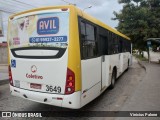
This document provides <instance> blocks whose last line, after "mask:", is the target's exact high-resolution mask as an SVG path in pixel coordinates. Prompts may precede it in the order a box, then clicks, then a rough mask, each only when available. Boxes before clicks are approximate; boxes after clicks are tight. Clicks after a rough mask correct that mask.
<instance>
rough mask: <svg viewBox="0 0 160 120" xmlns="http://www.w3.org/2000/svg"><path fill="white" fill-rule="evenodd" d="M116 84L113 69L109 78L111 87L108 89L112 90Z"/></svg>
mask: <svg viewBox="0 0 160 120" xmlns="http://www.w3.org/2000/svg"><path fill="white" fill-rule="evenodd" d="M115 82H116V70H115V69H113V72H112V77H111V85H110V86H109V88H110V89H113V88H114V86H115Z"/></svg>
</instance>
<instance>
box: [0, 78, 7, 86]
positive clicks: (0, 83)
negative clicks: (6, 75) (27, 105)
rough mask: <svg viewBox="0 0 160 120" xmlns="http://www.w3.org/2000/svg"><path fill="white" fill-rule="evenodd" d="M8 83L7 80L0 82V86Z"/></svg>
mask: <svg viewBox="0 0 160 120" xmlns="http://www.w3.org/2000/svg"><path fill="white" fill-rule="evenodd" d="M8 83H9V80H8V79H4V80H0V85H4V84H8Z"/></svg>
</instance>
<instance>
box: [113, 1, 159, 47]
mask: <svg viewBox="0 0 160 120" xmlns="http://www.w3.org/2000/svg"><path fill="white" fill-rule="evenodd" d="M118 2H119V3H120V4H123V9H122V10H121V11H120V12H115V11H114V12H113V14H114V15H115V18H112V19H113V20H118V21H119V24H118V26H117V29H118V30H119V31H120V32H122V33H124V34H126V35H127V36H129V37H130V38H131V39H132V43H133V45H134V48H136V49H139V50H145V47H146V43H145V42H144V40H146V39H147V38H153V37H160V0H118Z"/></svg>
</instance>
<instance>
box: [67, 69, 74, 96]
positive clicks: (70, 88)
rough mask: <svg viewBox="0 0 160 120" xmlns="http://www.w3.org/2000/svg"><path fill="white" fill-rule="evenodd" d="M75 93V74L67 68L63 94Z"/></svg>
mask: <svg viewBox="0 0 160 120" xmlns="http://www.w3.org/2000/svg"><path fill="white" fill-rule="evenodd" d="M74 92H75V74H74V72H73V71H72V70H70V69H69V68H67V75H66V86H65V94H72V93H74Z"/></svg>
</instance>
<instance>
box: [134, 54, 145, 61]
mask: <svg viewBox="0 0 160 120" xmlns="http://www.w3.org/2000/svg"><path fill="white" fill-rule="evenodd" d="M133 55H134V56H135V57H136V58H137V59H139V60H141V61H148V59H147V58H145V57H143V56H142V55H138V54H133Z"/></svg>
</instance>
